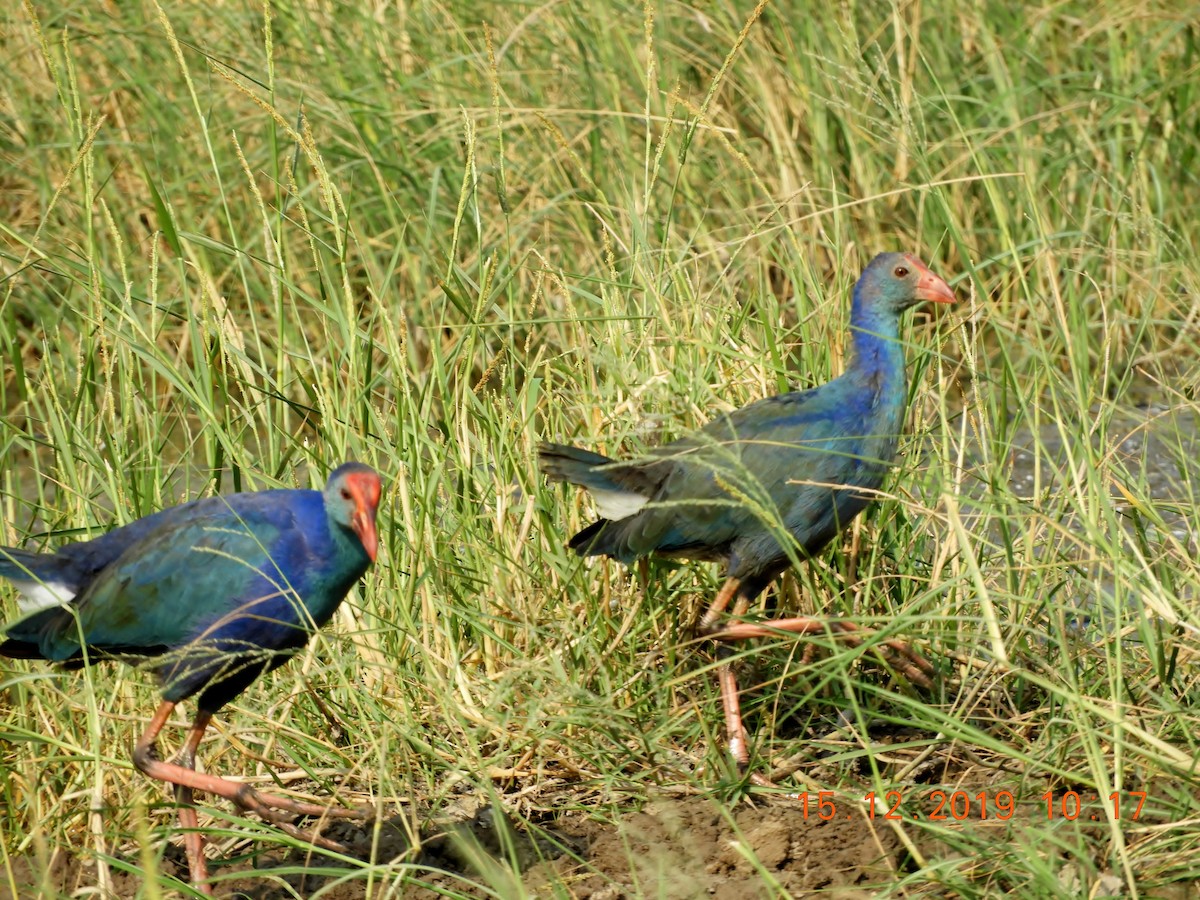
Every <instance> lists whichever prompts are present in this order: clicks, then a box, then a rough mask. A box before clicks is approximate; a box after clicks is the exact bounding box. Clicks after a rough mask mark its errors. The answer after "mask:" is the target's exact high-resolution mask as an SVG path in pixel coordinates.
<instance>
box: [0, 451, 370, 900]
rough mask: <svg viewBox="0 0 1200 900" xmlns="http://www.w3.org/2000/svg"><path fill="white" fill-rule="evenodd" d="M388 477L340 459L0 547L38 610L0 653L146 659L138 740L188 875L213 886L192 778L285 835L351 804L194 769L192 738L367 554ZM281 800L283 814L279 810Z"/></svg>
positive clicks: (332, 598) (352, 576)
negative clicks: (322, 801)
mask: <svg viewBox="0 0 1200 900" xmlns="http://www.w3.org/2000/svg"><path fill="white" fill-rule="evenodd" d="M381 491H382V485H381V483H380V480H379V475H378V474H376V472H375V470H374V469H372V468H370V467H369V466H365V465H362V464H360V463H354V462H349V463H345V464H344V465H342V466H340V467H339V468H338V469H336V470H335V471H334V472H333V474H332V475H330V476H329V482H328V483H327V484H326V486H325V490H324V491H323V492H322V491H313V490H271V491H258V492H253V493H242V494H231V495H228V496H223V497H209V498H207V499H204V500H196V501H193V502H191V503H185V504H183V505H181V506H175V507H172V508H170V509H167V510H164V511H162V512H159V513H156V514H154V515H151V516H147V517H146V518H144V519H138V520H137V521H136V522H132V523H130V524H129V525H126V526H124V527H123V528H117V529H115V530H113V531H110V532H108V533H107V534H105V535H103V536H101V537H98V538H96V539H95V540H92V541H83V542H79V543H74V544H67V545H66V546H64V547H61V548H59V549H58V550H57V551H56V552H54V553H30V552H27V551H24V550H16V549H9V548H0V576H3V577H5V578H7V579H9V580H10V581H12V582H13V583H14V584H15V585H16V586H17V588H18V589H19V590H20V591H21V593H22V594H24V596H25V602H24V606H25V607H26V609H27V610H28V609H29V608H34V609H36V611H34V612H32V613H31V614H29V615H27V616H26V617H25V618H23V619H21V620H19V621H17V622H15V623H13V624H11V625H8V626H7V627H6V628H5V637H6V638H7V639H6V640H5V641H4V642H3V643H0V654H2V655H4V656H10V657H15V658H19V659H46V660H50V661H52V662H57V663H62V664H63V665H64V666H65V667H67V668H78V667H79V666H83V665H87V664H90V663H94V662H98V661H100V660H103V659H106V658H120V659H124V660H126V661H132V660H138V659H151V660H153V661H154V667H155V670H156V673H157V675H158V677H159V679H160V681H161V682H162V696H163V701H162V704H161V705H160V706H159V707H158V711H157V712H156V713H155V714H154V718H153V719H152V720H151V721H150V725H149V727H147V729H146V732H145V734H143V735H142V737H141V739H140V740H139V741H138V742H137V745H136V747H135V748H134V752H133V761H134V764H135V765H136V766H137V767H138V768H139V769H141V770H142V771H143V772H144V773H146V774H147V775H149V776H150V777H151V778H157V779H160V780H162V781H166V782H169V783H171V784H174V785H176V796H177V799H178V802H179V822H180V825H181V827H183V828H184V829H185V830H186V831H187V834H186V836H185V841H186V846H187V855H188V863H189V865H190V866H191V871H192V880H193V881H194V882H196V884H197V885H198V886H199V887H200V889H201V890H203V891H205V892H207V891H208V884H207V881H208V871H207V866H206V863H205V859H204V843H203V837H202V835H201V834H200V832H199V831H197V830H196V829H197V818H196V810H195V807H194V806H193V805H192V791H193V790H199V791H207V792H208V793H211V794H217V795H219V796H221V797H225V798H226V799H228V800H232V801H233V802H234V803H235V804H236V805H237V806H238V807H239V808H240V809H242V810H243V811H251V812H255V813H257V814H258V815H260V816H262V817H264V818H265V819H267V820H269V821H272V822H275V823H276V824H277V825H279V826H280V827H282V828H283V829H284V830H286V831H288V832H289V833H290V834H293V835H296V836H298V837H303V838H305V839H308V840H312V841H313V842H315V843H318V844H320V845H322V846H328V847H332V848H335V849H340V845H338V844H335V843H334V842H332V841H328V840H326V839H325V838H321V837H319V836H316V835H310V834H308V833H306V832H302V831H300V830H299V829H297V828H296V827H295V826H293V825H292V824H291V823H290V822H287V821H284V820H285V818H287V817H289V814H290V815H328V814H331V813H332V814H334V815H338V814H342V815H358V813H357V812H356V811H350V810H328V809H326V808H325V807H322V806H317V805H315V804H307V803H300V802H297V801H294V800H291V799H289V798H286V797H277V796H273V795H270V794H265V793H260V792H258V791H255V790H254V789H253V788H251V787H250V786H249V785H245V784H238V783H236V782H233V781H228V780H226V779H224V778H220V777H217V776H215V775H209V774H201V773H199V772H196V771H195V760H196V750H197V748H198V747H199V745H200V740H201V738H202V737H203V736H204V731H205V729H206V728H207V726H208V723H209V721H210V720H211V719H212V716H213V714H214V713H215V712H217V710H219V709H220V708H221V707H222V706H224V705H225V704H226V703H228V702H229V701H230V700H232V699H233V698H234V697H236V696H237V695H238V694H240V693H241V692H242V691H244V690H245V689H246V688H247V687H248V686H249V685H250V683H251V682H253V681H254V679H256V678H257V677H258V676H259V675H261V674H262V673H264V672H268V671H270V670H271V669H274V668H276V667H277V666H280V665H282V664H283V663H285V662H287V660H288V659H290V658H291V657H292V656H293V655H294V654H295V653H296V652H297V651H298V650H300V649H301V648H302V647H303V646H304V645H305V644H306V643H307V642H308V640H309V638H310V637H311V636H312V634H313V632H314V631H315V630H316V629H317V628H319V627H320V626H322V625H324V624H325V623H326V622H327V621H329V618H330V617H331V616H332V615H333V613H334V610H336V609H337V607H338V604H340V603H341V602H342V599H343V598H344V597H345V596H346V594H347V592H348V591H349V590H350V588H351V587H353V586H354V584H355V582H357V581H358V580H359V579H360V578H361V577H362V576H363V574H364V573H365V572H366V571H367V567H368V566H370V564H371V563H372V562H373V561H374V560H375V555H376V551H377V549H378V545H379V538H378V534H377V532H376V530H375V512H376V509H377V508H378V506H379V498H380V494H381ZM193 696H196V697H197V701H196V705H197V709H196V717H195V719H194V722H193V725H192V729H191V732H190V733H189V735H188V738H187V741H186V742H185V743H184V745H183V747H182V748H181V749H180V751H179V753H178V754H177V755H176V757H175V759H174V760H173V761H171V762H163V761H161V760H159V759H158V757H157V753H156V750H155V740H156V739H157V737H158V733H159V731H161V730H162V728H163V726H164V725H165V724H166V722H167V719H168V718H169V717H170V715H171V711H172V710H173V709H174V708H175V705H176V704H177V703H179V702H180V701H181V700H185V699H187V698H189V697H193ZM280 811H282V812H280Z"/></svg>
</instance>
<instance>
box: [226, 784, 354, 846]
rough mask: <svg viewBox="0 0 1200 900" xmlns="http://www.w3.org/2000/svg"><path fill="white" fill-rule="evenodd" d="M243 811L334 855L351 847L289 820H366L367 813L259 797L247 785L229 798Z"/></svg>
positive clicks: (269, 795) (272, 795) (264, 796)
mask: <svg viewBox="0 0 1200 900" xmlns="http://www.w3.org/2000/svg"><path fill="white" fill-rule="evenodd" d="M229 799H230V800H232V801H233V803H234V805H236V806H237V807H238V809H240V810H241V811H242V812H247V813H254V814H255V815H256V816H258V817H259V818H260V819H262V820H263V821H266V822H270V823H271V824H272V825H274V826H275V827H276V828H279V829H280V830H281V831H285V832H287V833H288V834H290V835H291V836H292V837H294V838H296V839H297V840H301V841H304V842H305V843H309V844H313V845H314V846H317V847H322V848H324V849H326V850H332V851H334V852H335V853H349V852H350V848H349V847H347V846H346V845H345V844H341V843H339V842H337V841H335V840H331V839H330V838H327V837H324V836H323V835H321V834H319V833H318V832H317V831H316V829H315V828H308V829H305V828H300V827H299V826H297V825H296V824H295V823H294V822H293V821H292V820H293V819H294V818H295V817H296V816H312V817H317V818H331V817H332V818H366V817H367V815H368V813H366V812H365V811H364V810H361V809H339V808H333V807H325V806H318V805H317V804H315V803H302V802H300V801H297V800H292V799H291V798H289V797H280V796H277V795H275V794H260V793H259V792H258V791H256V790H254V788H252V787H250V785H248V784H243V785H240V786H239V787H238V790H237V791H236V792H235V793H234V795H233V796H231V797H230V798H229Z"/></svg>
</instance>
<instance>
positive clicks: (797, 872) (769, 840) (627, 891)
mask: <svg viewBox="0 0 1200 900" xmlns="http://www.w3.org/2000/svg"><path fill="white" fill-rule="evenodd" d="M877 824H879V823H874V822H871V821H869V820H867V819H866V817H865V816H864V815H863V814H862V812H861V811H858V810H854V811H849V812H846V813H845V815H844V817H843V816H841V815H839V816H837V817H836V818H832V819H829V820H827V821H822V820H821V819H819V818H818V817H817V816H816V814H815V811H814V812H811V813H810V815H808V816H807V817H805V815H804V814H803V811H802V809H801V808H800V807H799V806H798V805H797V804H794V803H787V804H786V805H780V804H776V803H772V804H771V805H769V806H762V807H751V806H746V805H743V806H741V807H740V808H737V809H735V810H732V811H730V810H728V809H723V808H722V807H721V806H719V805H718V804H716V803H714V802H712V801H708V800H704V799H698V798H692V799H687V800H679V799H672V800H659V801H656V802H653V803H651V804H650V805H648V806H647V807H646V808H645V809H643V810H642V811H641V812H637V813H633V814H632V815H630V816H628V817H627V818H626V819H625V820H624V821H623V822H622V823H621V828H620V829H619V830H618V829H614V828H613V827H612V826H611V825H609V824H601V823H598V822H595V821H592V820H590V819H588V818H585V817H583V816H578V817H573V818H568V819H566V820H564V821H561V822H560V826H559V827H560V828H561V829H562V830H563V831H564V832H565V833H566V834H568V835H570V836H571V837H572V838H573V839H575V840H576V841H578V842H580V843H581V844H582V846H584V847H585V851H584V853H582V854H581V857H582V858H581V859H572V858H570V857H567V856H564V857H562V858H560V859H558V860H556V861H554V862H551V863H544V864H543V865H542V867H539V868H542V869H546V868H549V869H552V870H553V874H554V875H556V876H557V879H558V880H560V881H566V882H568V883H570V884H571V887H572V890H573V894H574V896H576V897H580V898H592V900H600V898H606V900H619V898H625V897H634V896H643V895H650V896H655V897H660V898H664V900H684V898H691V897H703V896H710V897H717V898H720V900H736V898H751V897H767V896H778V891H775V890H768V888H767V887H766V885H767V884H768V883H770V882H774V883H775V884H777V885H778V886H779V887H780V888H783V889H784V890H786V891H787V892H788V893H790V894H793V895H802V894H803V893H805V892H807V891H818V890H820V891H822V892H823V895H824V896H827V897H859V896H861V897H867V896H872V895H873V892H872V891H871V887H872V886H873V885H874V886H879V885H884V884H891V883H892V882H894V881H895V875H896V867H897V863H898V860H899V857H900V855H901V846H900V842H899V840H898V839H897V838H896V836H895V835H894V834H893V833H892V832H891V831H890V829H887V828H879V827H876V825H877ZM548 874H549V873H548V872H546V871H539V870H538V869H534V870H533V871H531V872H530V873H529V876H528V878H527V879H526V883H527V884H528V885H529V886H530V887H531V888H533V889H534V892H535V893H536V888H537V884H538V879H539V877H540V878H546V876H547V875H548Z"/></svg>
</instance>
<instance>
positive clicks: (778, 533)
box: [539, 253, 955, 783]
mask: <svg viewBox="0 0 1200 900" xmlns="http://www.w3.org/2000/svg"><path fill="white" fill-rule="evenodd" d="M924 300H931V301H933V302H935V303H952V302H954V300H955V297H954V292H953V291H951V290H950V287H949V285H947V284H946V282H945V281H943V280H942V279H941V278H939V277H938V276H937V275H935V274H934V273H933V272H931V271H930V270H929V269H928V268H927V267H926V266H925V264H924V263H922V262H921V261H920V260H919V259H917V258H916V257H915V256H913V255H912V254H909V253H883V254H880V255H879V256H876V257H875V258H874V259H873V260H871V263H870V264H869V265H868V266H867V268H866V269H865V270H864V271H863V273H862V276H861V277H860V278H859V279H858V282H857V284H855V286H854V297H853V305H852V307H851V312H850V352H849V356H848V358H847V361H846V366H845V371H844V372H843V374H842V375H841V376H840V377H839V378H835V379H834V380H833V381H830V382H828V383H827V384H823V385H821V386H820V387H816V388H813V389H811V390H805V391H793V392H791V393H787V394H780V395H779V396H776V397H769V398H767V399H765V400H760V401H758V402H757V403H751V404H750V405H749V406H744V407H742V408H741V409H738V410H736V411H735V412H732V413H730V414H728V415H724V416H721V417H720V418H718V419H715V420H713V421H712V422H710V423H709V424H708V425H707V426H705V427H704V428H703V429H701V430H700V431H698V432H696V433H694V434H692V435H689V436H687V437H684V438H681V439H680V440H677V441H673V442H672V443H669V444H666V445H665V446H662V447H658V448H656V449H655V450H652V451H650V452H649V453H647V454H646V455H645V456H643V457H640V458H637V459H632V460H620V461H617V460H612V459H609V458H607V457H605V456H601V455H599V454H597V453H591V452H589V451H587V450H581V449H579V448H577V447H570V446H564V445H561V444H543V445H542V446H541V447H540V448H539V458H540V464H541V468H542V471H543V472H544V473H545V474H546V476H547V477H548V479H549V480H550V481H565V482H569V483H571V484H575V485H579V486H580V487H583V488H586V489H587V490H588V491H589V492H590V493H591V495H592V497H593V498H594V499H595V501H596V505H597V507H598V508H599V511H600V515H601V516H602V518H601V519H599V520H598V521H596V522H594V523H592V524H591V525H589V526H588V527H587V528H585V529H583V530H582V531H580V532H579V533H578V534H577V535H575V536H574V537H573V538H571V541H570V543H569V546H570V547H571V548H572V549H573V550H575V552H576V553H578V554H580V555H581V556H609V557H612V558H613V559H617V560H620V561H621V562H623V563H626V564H630V563H632V562H633V561H634V560H636V559H638V558H640V557H644V556H648V555H650V554H658V555H661V556H669V557H679V558H684V559H696V560H712V561H718V562H722V563H724V565H725V569H726V574H727V576H728V580H727V581H726V582H725V584H724V586H723V587H722V588H721V590H720V592H719V593H718V594H717V596H716V598H715V600H714V601H713V603H712V604H711V606H710V607H709V608H708V611H707V612H706V613H705V615H704V617H703V619H702V620H701V623H700V630H701V633H703V634H705V635H707V636H708V637H711V638H713V639H715V640H721V641H735V640H742V639H745V638H752V637H765V636H768V635H771V634H774V633H778V632H780V631H787V632H794V633H803V634H808V633H824V632H826V631H827V630H828V631H829V632H830V633H833V634H836V635H838V636H839V637H840V638H842V639H843V640H846V641H849V642H851V643H855V644H857V643H861V640H862V637H863V634H864V633H863V632H862V631H860V630H859V629H856V628H855V627H854V626H853V625H852V623H849V622H840V621H835V620H830V621H825V620H822V619H818V618H812V617H798V618H787V619H776V620H773V621H768V622H762V623H747V622H735V623H733V624H729V625H726V626H724V627H719V626H718V624H717V622H718V620H719V619H720V617H721V615H722V614H723V613H724V611H725V609H726V607H727V606H728V605H729V603H730V601H731V600H734V606H733V611H732V613H733V616H734V617H735V618H740V617H742V616H743V615H744V614H745V612H746V610H747V609H748V608H749V605H750V601H751V600H753V599H754V598H755V597H756V596H757V595H758V594H759V593H760V592H761V591H762V590H763V589H764V588H766V586H767V585H768V584H769V583H770V582H771V581H773V580H774V579H775V578H776V576H778V575H779V574H780V573H782V572H783V571H784V570H785V569H787V568H789V567H790V566H791V565H792V563H793V562H794V561H797V560H803V559H806V558H809V557H811V556H813V555H814V554H816V553H818V552H819V551H820V550H821V549H822V548H823V547H824V546H825V545H826V544H827V543H829V541H830V540H831V539H832V538H834V537H835V536H836V535H837V534H838V533H839V532H840V531H841V530H842V529H843V528H845V527H846V526H847V525H849V524H850V521H851V520H852V519H853V518H854V517H855V516H856V515H858V514H859V513H860V512H861V511H862V510H863V509H864V508H865V507H866V506H867V505H868V504H869V503H870V502H871V500H872V499H873V497H874V495H875V493H876V492H877V491H878V489H879V487H880V486H881V485H882V484H883V481H884V478H885V477H886V475H887V472H888V470H889V469H890V467H891V465H892V462H893V459H894V458H895V454H896V447H897V442H898V440H899V435H900V431H901V429H902V427H903V424H904V414H905V404H906V402H907V396H908V388H907V385H906V379H905V371H904V348H903V346H902V345H901V343H900V314H901V313H902V312H904V311H905V310H906V309H908V308H909V307H911V306H913V305H915V304H917V303H919V302H921V301H924ZM735 598H736V600H735ZM881 649H882V650H883V651H884V652H885V654H886V655H887V656H888V657H889V659H890V661H892V662H893V664H895V665H897V667H898V668H900V669H901V670H902V671H903V672H904V673H905V674H906V675H907V676H908V677H909V678H910V679H911V680H912V681H914V682H917V683H919V684H922V685H928V684H929V675H930V674H932V672H933V668H932V667H931V666H930V665H929V663H928V662H926V661H925V660H924V659H923V658H922V657H920V656H919V655H917V654H916V653H915V652H913V651H912V650H910V649H909V648H908V647H907V646H905V645H904V644H902V643H900V642H899V641H887V642H884V643H883V645H882V647H881ZM720 683H721V698H722V702H723V705H724V707H725V726H726V732H727V736H728V740H729V751H730V753H731V754H732V755H733V757H734V758H735V759H736V760H737V762H738V764H739V765H741V766H743V767H744V766H745V765H747V764H748V763H749V750H748V747H747V735H746V731H745V729H744V727H743V725H742V718H741V711H740V705H739V701H738V691H737V682H736V680H735V677H734V672H733V669H732V667H731V665H730V664H728V663H727V664H726V665H724V666H722V667H721V669H720ZM755 780H756V781H758V782H759V783H769V782H767V781H766V779H764V778H759V777H756V778H755Z"/></svg>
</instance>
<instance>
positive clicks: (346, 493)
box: [342, 488, 351, 500]
mask: <svg viewBox="0 0 1200 900" xmlns="http://www.w3.org/2000/svg"><path fill="white" fill-rule="evenodd" d="M342 499H343V500H349V499H351V498H350V490H349V488H342Z"/></svg>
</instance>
